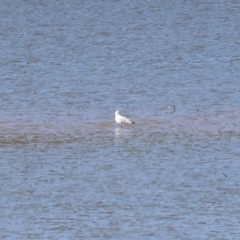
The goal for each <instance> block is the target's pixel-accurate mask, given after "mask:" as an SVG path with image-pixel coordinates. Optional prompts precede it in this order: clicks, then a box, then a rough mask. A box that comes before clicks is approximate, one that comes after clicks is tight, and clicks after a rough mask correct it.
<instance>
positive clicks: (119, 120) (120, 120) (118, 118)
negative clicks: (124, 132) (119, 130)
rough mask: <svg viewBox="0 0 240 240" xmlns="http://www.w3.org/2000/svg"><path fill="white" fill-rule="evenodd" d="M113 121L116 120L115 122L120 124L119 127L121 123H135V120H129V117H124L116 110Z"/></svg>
mask: <svg viewBox="0 0 240 240" xmlns="http://www.w3.org/2000/svg"><path fill="white" fill-rule="evenodd" d="M115 121H116V123H118V124H121V127H122V125H123V124H132V123H135V122H133V121H131V120H130V119H129V118H126V117H124V116H122V115H120V114H119V112H118V111H116V112H115Z"/></svg>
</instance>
